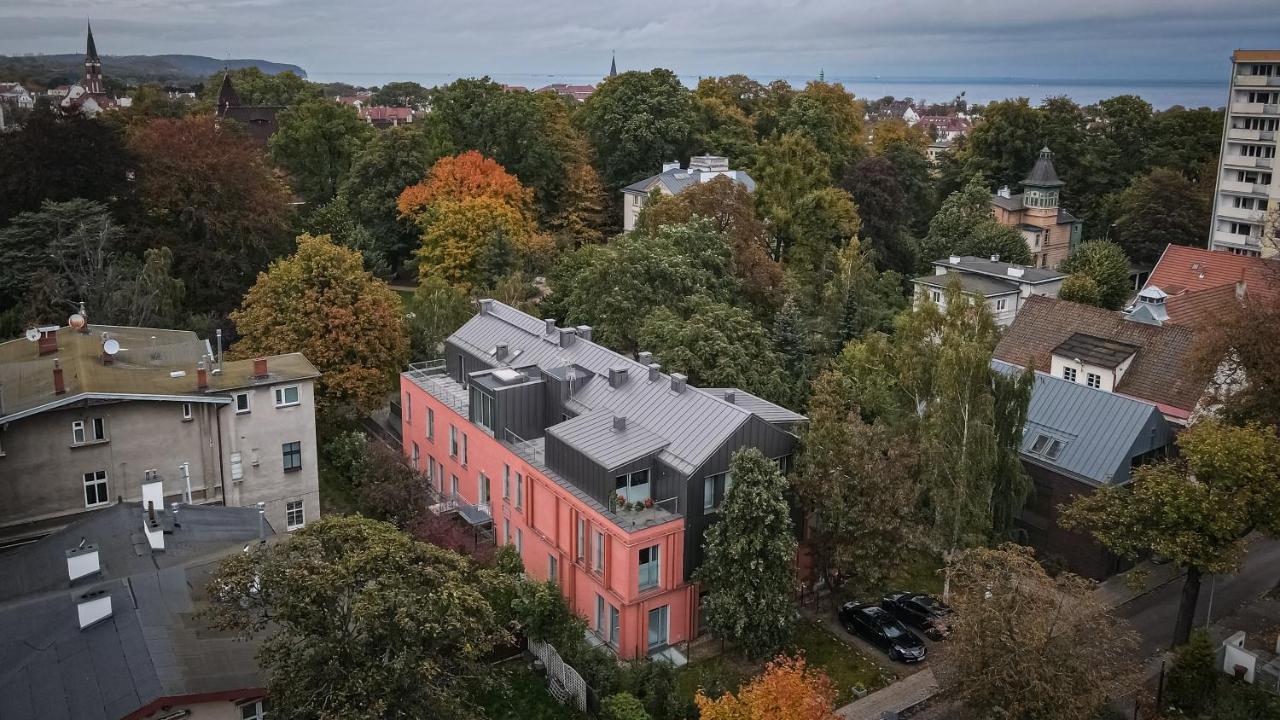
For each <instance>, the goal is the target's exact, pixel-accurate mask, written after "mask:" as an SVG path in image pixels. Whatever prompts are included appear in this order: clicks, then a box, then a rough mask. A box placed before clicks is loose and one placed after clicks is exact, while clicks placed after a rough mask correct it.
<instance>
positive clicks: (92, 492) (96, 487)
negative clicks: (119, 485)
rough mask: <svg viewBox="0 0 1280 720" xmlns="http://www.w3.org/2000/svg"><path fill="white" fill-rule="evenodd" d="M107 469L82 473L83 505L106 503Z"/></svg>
mask: <svg viewBox="0 0 1280 720" xmlns="http://www.w3.org/2000/svg"><path fill="white" fill-rule="evenodd" d="M107 500H108V496H107V471H106V470H95V471H93V472H87V473H85V474H84V506H85V507H97V506H99V505H106V504H107Z"/></svg>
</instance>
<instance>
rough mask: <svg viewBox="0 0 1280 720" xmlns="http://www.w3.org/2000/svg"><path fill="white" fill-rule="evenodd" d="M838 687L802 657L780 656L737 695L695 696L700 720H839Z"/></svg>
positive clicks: (699, 694)
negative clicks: (837, 711)
mask: <svg viewBox="0 0 1280 720" xmlns="http://www.w3.org/2000/svg"><path fill="white" fill-rule="evenodd" d="M835 700H836V687H835V683H833V682H832V681H831V678H829V677H827V675H826V673H824V672H822V671H821V670H817V669H814V668H811V667H809V666H808V664H807V663H805V660H804V658H803V657H794V658H793V657H787V656H779V657H777V658H776V659H774V660H772V661H770V662H769V664H767V665H765V669H764V672H762V673H761V674H759V675H757V676H756V677H754V678H752V679H751V680H750V681H749V682H747V684H746V685H743V686H742V688H741V689H739V690H738V692H737V694H734V693H725V694H724V695H722V696H720V697H719V698H710V697H707V696H706V695H705V694H704V693H703V691H702V690H701V689H699V690H698V692H697V694H696V695H695V696H694V703H695V704H697V706H698V717H699V718H701V720H836V719H837V718H838V717H839V716H838V715H836V712H835Z"/></svg>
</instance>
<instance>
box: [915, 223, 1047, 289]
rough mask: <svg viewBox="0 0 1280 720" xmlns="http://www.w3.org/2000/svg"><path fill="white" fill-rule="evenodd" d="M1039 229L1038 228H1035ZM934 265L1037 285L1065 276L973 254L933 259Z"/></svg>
mask: <svg viewBox="0 0 1280 720" xmlns="http://www.w3.org/2000/svg"><path fill="white" fill-rule="evenodd" d="M1036 229H1037V230H1039V229H1040V228H1038V227H1037V228H1036ZM933 265H934V267H940V268H947V269H950V270H958V271H960V272H964V273H973V274H976V275H985V276H987V277H992V278H999V279H1003V280H1008V281H1011V282H1017V283H1024V284H1028V285H1038V284H1040V283H1047V282H1053V281H1055V280H1062V279H1064V278H1065V277H1066V274H1065V273H1061V272H1058V271H1057V270H1050V269H1048V268H1038V267H1032V266H1030V265H1015V264H1014V263H1007V262H1001V261H999V260H993V259H991V258H985V257H975V256H973V255H952V256H950V257H945V258H942V259H941V260H934V261H933Z"/></svg>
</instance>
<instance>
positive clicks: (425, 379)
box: [405, 360, 471, 418]
mask: <svg viewBox="0 0 1280 720" xmlns="http://www.w3.org/2000/svg"><path fill="white" fill-rule="evenodd" d="M405 374H406V375H407V376H408V377H409V379H410V380H412V381H413V384H415V385H417V386H418V387H420V388H422V389H423V390H426V391H427V394H428V395H430V396H431V397H433V398H435V399H437V400H439V401H440V402H442V403H444V404H445V406H447V407H448V408H449V409H451V410H453V411H454V412H456V413H458V414H459V415H461V416H462V417H465V418H469V417H471V415H470V413H469V412H468V410H469V408H468V406H469V405H470V404H471V395H470V393H468V392H467V389H466V388H465V387H463V386H462V383H460V382H458V381H457V380H454V379H453V378H451V377H449V372H448V371H447V370H446V369H445V366H444V360H432V361H430V362H421V363H412V364H410V365H409V370H408V371H407V372H406V373H405Z"/></svg>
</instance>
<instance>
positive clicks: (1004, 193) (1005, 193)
mask: <svg viewBox="0 0 1280 720" xmlns="http://www.w3.org/2000/svg"><path fill="white" fill-rule="evenodd" d="M996 195H999V196H1000V197H1002V198H1007V197H1011V195H1010V193H1009V186H1008V185H1001V186H1000V189H999V190H997V191H996Z"/></svg>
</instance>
